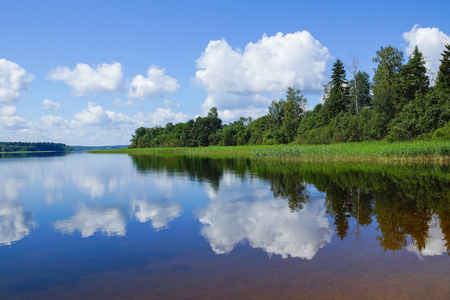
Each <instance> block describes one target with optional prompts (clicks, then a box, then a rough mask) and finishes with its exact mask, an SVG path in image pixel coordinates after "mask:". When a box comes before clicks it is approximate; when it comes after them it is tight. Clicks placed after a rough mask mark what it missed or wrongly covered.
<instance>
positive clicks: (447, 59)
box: [436, 44, 450, 92]
mask: <svg viewBox="0 0 450 300" xmlns="http://www.w3.org/2000/svg"><path fill="white" fill-rule="evenodd" d="M440 61H441V65H440V66H439V72H438V75H437V82H436V87H437V88H438V89H441V90H446V91H447V92H449V91H450V44H447V45H445V50H444V53H442V58H441V60H440Z"/></svg>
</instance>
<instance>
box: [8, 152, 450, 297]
mask: <svg viewBox="0 0 450 300" xmlns="http://www.w3.org/2000/svg"><path fill="white" fill-rule="evenodd" d="M0 166H1V169H2V172H1V173H0V187H1V189H0V246H2V247H0V261H1V262H0V281H1V282H2V283H0V296H1V295H6V296H8V297H9V298H18V299H19V298H29V297H32V298H33V297H36V296H39V297H41V296H42V297H45V295H46V293H50V294H52V295H54V294H55V293H56V294H57V293H61V294H60V295H61V296H64V297H65V296H67V294H65V292H61V290H59V289H60V288H61V287H63V286H65V287H66V288H67V289H68V290H70V291H71V295H73V297H74V298H76V297H78V296H82V295H83V292H81V291H82V290H84V291H85V292H86V291H90V292H92V293H94V294H95V293H97V292H98V293H100V292H99V290H98V288H99V286H101V285H102V284H103V283H102V282H103V280H105V279H106V278H109V279H108V280H109V281H110V282H111V281H114V280H115V279H114V272H116V271H118V270H128V271H126V272H131V273H130V274H129V276H134V277H133V278H135V280H136V281H135V283H133V284H132V283H130V282H127V285H129V286H130V288H131V286H135V285H136V286H140V288H141V290H143V291H146V292H145V295H146V296H152V297H156V298H159V297H167V296H169V298H170V297H172V298H184V297H183V295H181V294H177V293H175V294H174V292H169V290H170V289H165V287H167V285H168V284H169V281H171V280H169V278H172V279H173V278H178V277H177V276H178V275H180V274H181V273H179V272H184V273H186V272H189V274H190V276H189V278H190V279H186V278H185V277H180V279H179V280H180V282H179V283H178V285H179V286H180V287H179V288H180V289H188V291H189V293H191V294H192V295H193V297H194V296H195V297H199V296H205V294H202V293H205V291H207V290H208V288H212V287H213V286H215V284H219V283H220V284H223V282H221V281H220V278H234V277H236V274H237V273H236V272H238V271H237V270H240V268H242V267H243V266H247V267H248V268H249V269H245V271H243V270H241V271H239V272H238V273H239V274H241V275H240V276H244V277H245V276H250V275H249V274H250V273H249V274H247V273H246V272H250V271H249V270H252V272H253V273H251V274H253V275H252V276H253V277H252V278H253V279H252V280H253V281H251V280H250V279H249V278H247V279H245V280H247V281H248V280H250V283H249V286H252V284H254V287H255V288H256V286H259V284H262V283H261V280H265V279H264V278H265V277H264V276H266V275H267V276H269V274H272V273H273V272H282V273H283V274H284V275H280V278H279V280H284V281H286V280H288V281H289V278H291V279H292V278H297V277H298V276H300V277H301V278H303V279H301V278H300V277H299V278H297V279H298V280H300V279H301V280H306V281H307V280H310V279H306V277H305V278H304V277H302V276H306V274H309V276H311V278H316V279H319V278H320V279H321V280H330V279H329V278H330V277H329V276H330V275H327V274H329V272H331V270H339V266H342V264H344V263H345V265H346V266H347V268H350V269H352V268H353V269H354V271H353V273H352V272H350V273H347V275H343V277H342V281H340V285H345V279H349V278H352V277H353V276H356V277H358V278H359V279H358V280H363V279H362V278H364V276H363V275H361V274H359V273H358V268H362V267H363V266H366V267H370V268H371V269H372V271H373V275H372V276H385V274H387V273H384V272H391V271H392V270H391V271H389V269H390V268H393V267H395V266H397V268H398V269H396V270H403V269H404V268H405V263H407V264H409V268H417V269H413V270H406V269H405V270H404V271H405V272H407V273H408V274H409V273H417V274H419V273H420V274H422V275H421V276H422V277H423V276H428V275H427V274H430V275H429V276H431V274H433V276H435V275H436V274H440V275H441V276H444V275H450V274H449V271H448V270H449V268H446V266H447V267H448V258H447V253H448V250H449V245H450V243H449V240H450V225H449V224H450V218H448V217H447V216H449V215H450V208H448V207H449V205H447V204H448V203H449V201H450V197H449V185H448V169H447V168H445V167H443V168H438V169H427V168H422V169H420V168H418V169H414V170H411V169H408V168H403V167H401V168H400V167H399V168H395V170H391V169H386V168H385V169H379V167H370V168H368V169H365V170H364V171H358V166H353V167H348V166H347V167H339V168H340V171H336V166H333V167H331V168H330V169H328V168H327V167H324V166H322V167H318V166H303V167H298V166H290V167H288V166H276V165H275V166H266V165H263V164H260V165H258V164H254V163H253V164H250V163H249V162H234V161H229V160H208V159H199V158H195V159H187V158H185V157H150V156H127V155H93V154H86V153H81V154H80V153H76V154H70V155H67V156H42V155H40V156H37V157H20V158H14V157H7V158H2V159H1V160H0ZM411 174H414V176H412V175H411ZM446 178H447V181H446ZM417 182H422V184H421V185H418V184H417ZM45 243H49V244H51V245H52V247H51V248H46V245H45ZM86 247H87V248H86ZM105 247H106V248H105ZM48 249H51V250H48ZM86 249H89V250H86ZM107 249H108V250H107ZM16 251H17V253H16ZM86 251H87V252H86ZM105 251H106V252H105ZM261 251H262V253H264V256H261V255H260V254H261ZM321 251H323V252H321ZM320 253H322V255H320ZM393 253H394V254H395V256H392V254H393ZM69 254H70V255H71V256H70V258H69V257H67V258H66V259H65V260H63V261H59V260H58V259H56V260H54V258H55V257H58V256H61V257H63V256H65V255H69ZM358 256H359V257H360V258H358ZM432 257H434V259H439V261H430V260H427V258H430V259H431V258H432ZM278 258H279V259H281V261H286V262H287V263H288V264H287V265H286V264H283V263H281V261H280V260H279V259H278ZM361 259H362V260H361ZM46 261H47V263H45V262H46ZM50 261H51V263H49V262H50ZM70 261H72V262H73V263H70ZM414 261H417V262H419V261H420V262H423V263H424V264H422V265H416V264H415V263H414ZM30 262H31V266H30ZM306 262H309V264H306ZM425 263H426V264H425ZM435 263H439V264H438V265H439V267H436V265H435ZM74 265H77V267H74ZM13 266H15V267H14V268H15V271H12V270H13V269H12V268H13ZM375 266H378V267H375ZM261 268H262V269H261ZM299 268H300V269H299ZM441 268H442V269H441ZM38 270H39V271H38ZM200 270H201V271H200ZM301 270H303V271H301ZM347 270H349V269H347ZM61 272H64V274H66V275H65V276H66V277H67V280H66V281H64V280H63V281H64V282H60V281H61ZM121 272H123V271H121ZM161 272H163V273H164V274H165V275H164V276H162V275H161V276H159V277H158V275H157V274H158V273H161ZM267 272H268V273H267ZM327 272H328V273H327ZM338 272H340V271H338ZM347 272H348V271H347ZM361 272H362V271H361ZM11 274H13V275H11ZM29 274H35V275H29ZM94 274H96V275H95V276H100V277H99V278H97V280H99V282H98V286H97V287H94V286H91V287H86V286H85V283H83V282H84V280H87V278H90V277H91V276H94ZM219 274H222V275H219ZM245 274H247V275H245ZM293 274H295V275H293ZM358 274H359V275H358ZM383 274H384V275H383ZM405 274H406V273H405ZM185 275H186V274H185ZM30 276H31V277H30ZM33 276H35V277H33ZM95 276H94V277H95ZM111 276H112V277H111ZM203 276H206V277H207V278H210V279H208V282H210V283H208V284H206V283H205V284H206V285H207V286H204V287H203V288H201V287H200V286H199V287H198V288H196V289H192V286H193V284H194V285H195V286H196V285H197V284H198V282H199V281H201V280H204V277H203ZM217 276H219V277H217ZM228 276H230V277H228ZM286 276H287V277H286ZM409 276H410V275H409ZM269 277H270V278H272V277H273V276H272V275H270V276H269ZM42 278H47V279H46V280H49V283H48V286H47V285H45V287H44V286H42V285H40V286H41V288H39V289H36V285H35V284H34V283H33V282H38V281H39V280H43V279H42ZM58 278H59V279H58ZM75 278H78V279H77V280H75ZM202 278H203V279H202ZM211 278H216V279H214V280H212V279H211ZM308 278H309V277H308ZM194 279H195V280H196V281H195V282H194V283H193V282H191V281H190V280H194ZM297 279H296V280H297ZM74 280H75V281H74ZM79 280H81V281H79ZM164 280H165V281H164ZM230 280H231V279H230ZM235 280H236V282H234V281H233V283H231V282H229V284H231V285H235V284H237V282H238V281H240V280H244V279H243V278H239V276H238V277H236V278H235ZM272 280H274V279H272ZM372 280H373V279H372ZM414 280H415V278H414V279H411V280H410V281H411V282H414ZM430 280H431V277H430ZM369 281H370V280H369ZM18 283H20V284H19V285H18V286H16V285H15V284H18ZM117 284H118V286H121V287H122V288H124V287H123V286H122V285H121V284H120V283H117ZM264 284H265V285H267V287H268V288H269V287H270V286H271V287H272V289H274V290H276V283H275V282H272V281H271V283H270V284H268V283H264ZM333 284H337V283H336V282H335V283H332V282H330V287H329V289H330V292H331V288H332V286H333ZM380 284H381V283H380ZM434 284H437V285H439V281H436V280H434ZM143 285H145V286H146V288H143ZM209 285H210V286H209ZM338 285H339V284H338ZM429 285H430V284H429ZM147 286H148V289H151V291H150V290H147ZM156 286H158V288H156ZM189 286H190V287H191V289H189ZM439 286H441V285H439ZM13 287H17V288H13ZM69 287H70V288H69ZM216 288H217V286H216ZM310 288H311V290H308V291H309V292H311V293H312V294H305V295H310V296H312V295H315V296H320V297H322V296H324V297H325V294H324V295H319V294H317V290H314V289H313V285H311V287H310ZM294 289H295V288H294ZM68 290H67V291H68ZM124 290H126V289H125V288H124ZM193 290H195V291H196V292H195V293H194V292H193ZM200 291H202V292H200ZM235 291H236V293H239V294H236V295H234V296H239V295H240V296H242V295H243V294H241V293H242V291H241V290H240V289H239V288H236V290H235ZM302 291H303V292H305V291H307V290H305V289H303V290H302ZM313 291H314V292H313ZM388 291H389V293H390V294H385V296H392V295H395V293H397V292H398V290H394V289H392V291H391V290H386V291H385V292H384V293H388ZM444 291H445V289H442V288H440V290H439V292H442V293H443V292H444ZM284 292H288V291H284ZM128 293H129V294H130V293H131V294H132V295H134V296H133V297H136V298H139V295H140V294H139V293H137V294H133V292H130V291H128ZM222 293H223V294H221V295H222V296H220V297H223V298H227V297H228V296H229V295H230V294H227V293H229V290H227V289H222ZM270 293H272V292H269V290H267V291H266V294H265V296H270ZM392 293H394V294H392ZM94 294H90V296H92V295H94ZM191 294H189V295H191ZM95 295H97V296H99V297H100V298H102V297H105V298H115V297H117V298H120V296H119V295H120V294H114V293H112V294H108V296H106V294H101V293H100V294H95ZM227 295H228V296H227ZM285 295H287V294H285ZM327 295H328V294H327ZM349 295H351V294H347V296H349ZM411 295H416V294H414V293H412V294H411ZM141 296H142V295H141ZM133 297H131V298H133ZM220 297H219V298H220ZM186 298H189V297H187V296H186Z"/></svg>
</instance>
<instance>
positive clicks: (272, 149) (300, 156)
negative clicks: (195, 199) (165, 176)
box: [90, 141, 450, 163]
mask: <svg viewBox="0 0 450 300" xmlns="http://www.w3.org/2000/svg"><path fill="white" fill-rule="evenodd" d="M90 153H129V154H173V155H188V156H208V157H222V158H241V159H253V160H264V161H293V162H296V161H309V162H315V161H317V162H377V163H382V162H401V163H420V162H426V163H428V162H431V163H450V141H414V142H397V143H388V142H362V143H341V144H330V145H276V146H233V147H218V146H217V147H199V148H142V149H140V148H137V149H117V150H102V151H90Z"/></svg>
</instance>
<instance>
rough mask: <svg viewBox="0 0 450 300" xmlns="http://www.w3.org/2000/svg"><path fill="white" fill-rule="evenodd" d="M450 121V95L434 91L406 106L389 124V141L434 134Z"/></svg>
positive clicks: (419, 96)
mask: <svg viewBox="0 0 450 300" xmlns="http://www.w3.org/2000/svg"><path fill="white" fill-rule="evenodd" d="M449 120H450V94H447V93H444V92H443V91H441V90H439V89H433V90H432V91H430V92H429V93H428V94H426V95H421V94H416V98H415V99H414V100H413V101H411V102H409V103H408V104H406V105H405V106H404V107H403V109H402V111H401V112H400V113H399V114H398V115H397V116H396V117H395V118H394V119H393V120H392V122H391V123H390V124H389V136H388V140H391V141H398V140H412V139H415V138H417V137H419V136H420V135H423V134H426V133H429V132H434V131H435V130H436V129H437V128H439V127H443V126H445V124H446V123H447V122H448V121H449Z"/></svg>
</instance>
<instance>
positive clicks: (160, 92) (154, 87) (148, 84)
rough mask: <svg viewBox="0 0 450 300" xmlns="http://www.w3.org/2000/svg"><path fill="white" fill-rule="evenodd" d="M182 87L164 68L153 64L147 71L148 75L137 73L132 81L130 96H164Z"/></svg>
mask: <svg viewBox="0 0 450 300" xmlns="http://www.w3.org/2000/svg"><path fill="white" fill-rule="evenodd" d="M179 88H180V85H179V84H178V83H177V80H176V79H175V78H172V77H170V76H167V75H165V74H164V69H160V68H158V67H156V66H151V67H150V68H149V69H148V71H147V77H144V76H142V75H137V76H135V77H134V78H133V80H132V81H131V83H130V86H129V90H128V97H130V98H151V97H164V96H165V95H167V94H171V93H175V92H176V91H178V89H179Z"/></svg>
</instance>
